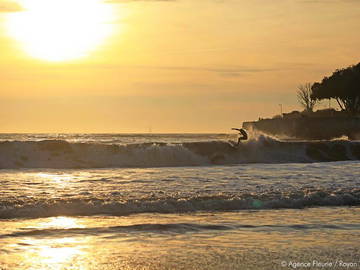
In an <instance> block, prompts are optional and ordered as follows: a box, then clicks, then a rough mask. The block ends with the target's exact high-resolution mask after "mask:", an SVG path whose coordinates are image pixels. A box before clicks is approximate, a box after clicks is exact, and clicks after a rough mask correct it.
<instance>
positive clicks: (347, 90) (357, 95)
mask: <svg viewBox="0 0 360 270" xmlns="http://www.w3.org/2000/svg"><path fill="white" fill-rule="evenodd" d="M311 97H312V98H315V99H317V100H322V99H330V98H334V99H335V100H336V101H337V103H338V104H339V106H340V108H341V109H342V110H345V111H347V112H348V113H350V114H359V113H360V63H359V64H357V65H354V66H350V67H348V68H344V69H338V70H336V71H335V72H334V73H333V74H332V75H331V76H330V77H325V78H324V79H323V80H322V81H321V82H320V83H314V84H313V86H312V95H311Z"/></svg>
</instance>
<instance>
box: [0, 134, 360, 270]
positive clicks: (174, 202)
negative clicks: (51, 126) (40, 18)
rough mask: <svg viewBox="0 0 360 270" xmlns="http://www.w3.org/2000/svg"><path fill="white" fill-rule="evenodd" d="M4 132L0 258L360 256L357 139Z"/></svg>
mask: <svg viewBox="0 0 360 270" xmlns="http://www.w3.org/2000/svg"><path fill="white" fill-rule="evenodd" d="M231 141H236V135H234V134H1V135H0V188H1V192H0V269H2V270H3V269H330V268H331V269H360V255H359V254H360V244H359V239H360V208H359V205H360V170H359V169H360V163H359V160H360V142H357V141H348V140H346V139H338V140H332V141H312V142H309V141H289V140H280V139H277V138H273V137H270V136H266V135H253V136H250V139H249V140H248V141H247V142H243V143H242V144H241V145H239V146H238V147H234V145H233V142H231Z"/></svg>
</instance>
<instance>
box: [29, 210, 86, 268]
mask: <svg viewBox="0 0 360 270" xmlns="http://www.w3.org/2000/svg"><path fill="white" fill-rule="evenodd" d="M83 227H84V226H83V225H81V224H78V222H77V220H76V219H75V218H70V217H53V218H50V219H47V220H46V221H45V222H42V223H40V224H38V228H41V229H64V230H66V229H71V228H83ZM87 242H88V240H87V239H86V238H80V237H62V238H49V239H47V238H45V239H25V240H24V242H23V243H24V245H23V249H25V250H24V251H25V254H24V263H25V264H26V265H34V266H35V268H34V269H39V267H40V269H52V270H57V269H86V267H85V266H83V265H82V263H81V258H82V257H84V256H87V252H86V251H85V250H84V246H86V244H87ZM34 247H35V248H34Z"/></svg>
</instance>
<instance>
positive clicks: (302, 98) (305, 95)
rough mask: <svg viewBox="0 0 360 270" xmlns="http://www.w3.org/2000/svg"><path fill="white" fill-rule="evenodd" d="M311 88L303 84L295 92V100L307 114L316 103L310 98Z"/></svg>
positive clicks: (309, 85) (310, 85)
mask: <svg viewBox="0 0 360 270" xmlns="http://www.w3.org/2000/svg"><path fill="white" fill-rule="evenodd" d="M311 87H312V84H311V83H305V84H302V85H299V87H298V90H297V92H296V94H297V99H298V101H299V103H300V105H301V106H302V107H303V108H304V110H305V111H307V112H312V111H313V109H314V107H315V105H316V103H317V99H316V98H314V97H312V90H311Z"/></svg>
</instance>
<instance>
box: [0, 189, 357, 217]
mask: <svg viewBox="0 0 360 270" xmlns="http://www.w3.org/2000/svg"><path fill="white" fill-rule="evenodd" d="M357 205H360V189H359V188H349V189H345V190H337V191H335V190H313V191H306V190H300V191H298V192H293V193H290V194H289V193H286V192H276V191H269V192H265V193H262V194H253V193H248V194H239V195H236V196H231V195H226V194H224V195H209V196H201V197H189V198H184V197H179V198H161V199H160V198H158V199H156V198H154V199H151V198H147V199H136V200H116V199H110V198H107V199H100V198H76V199H69V198H67V199H66V198H62V199H37V200H23V201H21V200H19V199H13V200H7V201H4V200H3V201H0V219H11V218H39V217H51V216H93V215H109V216H123V215H130V214H139V213H186V212H198V211H235V210H251V209H283V208H289V209H301V208H306V207H318V206H357Z"/></svg>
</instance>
